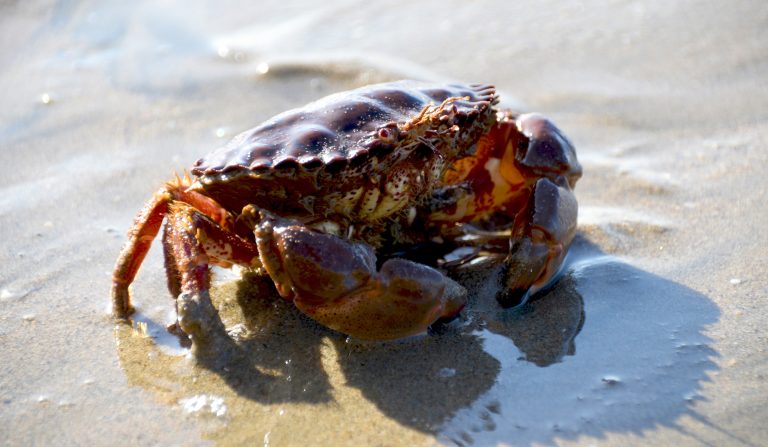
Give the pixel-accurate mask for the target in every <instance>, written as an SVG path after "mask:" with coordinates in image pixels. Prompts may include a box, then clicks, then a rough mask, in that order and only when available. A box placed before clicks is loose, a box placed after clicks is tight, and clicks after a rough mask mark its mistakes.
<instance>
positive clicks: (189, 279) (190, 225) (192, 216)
mask: <svg viewBox="0 0 768 447" xmlns="http://www.w3.org/2000/svg"><path fill="white" fill-rule="evenodd" d="M163 238H164V239H163V247H164V249H165V259H166V263H168V265H166V269H167V271H168V288H169V290H170V291H171V293H172V294H174V296H176V297H177V301H176V311H177V316H178V325H179V328H180V329H181V330H182V331H184V332H185V333H187V334H188V335H189V337H190V338H191V339H192V343H193V346H195V347H196V348H200V347H201V346H203V345H204V344H205V343H206V342H208V341H209V340H210V336H211V334H215V333H221V330H222V329H223V326H222V324H221V321H220V320H219V318H218V314H217V313H216V310H215V309H214V307H213V304H212V303H211V300H210V296H209V295H208V289H209V288H210V272H209V269H208V266H209V264H212V263H222V262H224V263H235V264H239V265H244V266H247V267H253V266H254V265H258V250H257V248H256V245H255V244H253V243H252V242H249V241H247V240H245V239H243V238H241V237H240V236H238V235H236V234H234V233H232V232H230V231H227V230H225V229H223V228H222V227H221V226H220V225H219V224H218V223H216V222H214V221H213V220H211V219H210V218H209V217H208V216H207V215H205V214H203V213H201V212H200V211H199V210H197V209H196V208H193V207H192V206H190V205H188V204H186V203H183V202H175V201H174V202H171V203H170V204H169V205H168V221H167V223H166V229H165V233H164V235H163Z"/></svg>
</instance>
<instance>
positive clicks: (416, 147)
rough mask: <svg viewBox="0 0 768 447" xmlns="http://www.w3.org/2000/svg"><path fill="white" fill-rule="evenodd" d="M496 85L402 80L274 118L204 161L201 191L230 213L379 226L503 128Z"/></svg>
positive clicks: (198, 167)
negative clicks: (249, 209)
mask: <svg viewBox="0 0 768 447" xmlns="http://www.w3.org/2000/svg"><path fill="white" fill-rule="evenodd" d="M497 101H498V99H497V96H496V91H495V88H494V87H493V86H490V85H459V84H454V85H448V86H445V85H439V86H438V85H432V84H427V83H420V82H414V81H400V82H392V83H384V84H377V85H371V86H367V87H363V88H360V89H357V90H351V91H348V92H343V93H338V94H334V95H331V96H328V97H325V98H323V99H320V100H318V101H316V102H313V103H310V104H308V105H306V106H304V107H302V108H298V109H294V110H289V111H287V112H285V113H282V114H280V115H277V116H275V117H274V118H272V119H270V120H268V121H266V122H265V123H264V124H261V125H260V126H258V127H256V128H254V129H251V130H248V131H246V132H244V133H242V134H240V135H238V136H237V137H235V138H234V139H233V140H232V141H231V142H230V143H228V144H227V145H225V146H223V147H221V148H219V149H218V150H216V151H214V152H212V153H211V154H209V155H208V156H206V157H204V158H202V159H200V160H198V161H197V162H196V163H195V165H194V167H193V169H192V173H193V174H194V175H195V176H196V177H197V180H198V182H199V183H198V187H199V188H202V189H203V190H204V191H205V194H206V195H208V196H210V197H212V198H213V199H215V200H216V201H218V202H219V203H220V204H222V205H223V206H224V207H226V208H227V209H230V210H239V209H242V207H243V206H245V205H248V204H254V205H256V206H259V207H262V208H265V209H268V210H270V211H273V212H276V213H277V214H279V215H281V216H284V217H293V218H296V219H299V220H302V221H304V222H308V223H311V222H312V221H313V219H315V220H322V219H328V218H331V219H334V218H336V217H339V218H342V219H347V220H348V221H350V222H356V223H360V222H363V223H368V222H375V221H377V220H381V219H384V218H387V217H390V216H392V215H393V214H395V213H399V212H403V211H404V210H405V209H406V207H410V206H412V205H414V204H415V203H417V202H418V201H419V200H420V199H421V198H426V197H427V196H428V195H429V194H431V192H432V191H433V190H434V189H435V188H437V187H439V186H440V185H439V182H440V178H441V176H442V173H443V171H444V169H446V168H447V167H448V166H450V163H451V162H452V161H453V160H456V159H458V158H461V157H463V156H465V155H467V154H469V153H471V151H472V150H473V149H474V143H475V142H476V141H477V139H478V138H479V137H480V135H482V134H483V133H484V132H486V131H487V130H488V129H489V128H490V127H491V126H492V125H493V124H494V123H495V120H496V113H495V110H494V107H493V106H494V105H495V104H496V102H497Z"/></svg>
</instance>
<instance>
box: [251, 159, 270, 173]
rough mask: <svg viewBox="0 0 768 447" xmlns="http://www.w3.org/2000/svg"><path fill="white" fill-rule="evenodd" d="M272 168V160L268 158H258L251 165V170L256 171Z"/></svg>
mask: <svg viewBox="0 0 768 447" xmlns="http://www.w3.org/2000/svg"><path fill="white" fill-rule="evenodd" d="M271 167H272V159H270V158H258V159H256V160H253V162H252V163H251V169H253V170H258V169H264V168H267V169H269V168H271Z"/></svg>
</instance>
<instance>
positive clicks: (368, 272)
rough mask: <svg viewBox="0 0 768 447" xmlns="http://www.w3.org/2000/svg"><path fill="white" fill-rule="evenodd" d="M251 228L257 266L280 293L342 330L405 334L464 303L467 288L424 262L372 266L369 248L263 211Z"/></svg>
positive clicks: (370, 335) (364, 335) (377, 335)
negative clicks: (254, 234)
mask: <svg viewBox="0 0 768 447" xmlns="http://www.w3.org/2000/svg"><path fill="white" fill-rule="evenodd" d="M255 233H256V241H257V244H258V247H259V253H260V256H261V261H262V264H263V266H264V268H265V269H266V270H267V272H268V273H269V275H270V276H271V277H272V279H273V280H274V282H275V284H276V285H277V287H278V291H279V292H280V294H281V295H283V296H284V297H285V298H292V299H293V301H294V304H295V305H296V307H297V308H298V309H299V310H301V311H302V312H304V313H305V314H307V315H308V316H310V317H311V318H313V319H314V320H316V321H318V322H320V323H321V324H323V325H325V326H327V327H330V328H331V329H335V330H337V331H339V332H342V333H344V334H347V335H351V336H353V337H358V338H361V339H373V340H386V339H395V338H401V337H406V336H409V335H414V334H417V333H420V332H424V331H425V330H426V329H427V328H428V327H429V326H430V325H431V324H432V323H434V322H435V321H436V320H438V319H440V318H450V317H452V316H455V315H456V314H458V312H459V311H460V310H461V309H462V307H463V306H464V302H465V295H466V290H464V288H463V287H461V286H460V285H458V284H457V283H455V282H454V281H453V280H451V279H449V278H448V277H446V276H445V275H443V274H442V273H440V272H438V271H437V270H435V269H433V268H431V267H428V266H425V265H421V264H417V263H415V262H411V261H408V260H405V259H389V260H387V261H385V262H384V263H383V264H382V266H381V268H380V269H379V271H376V255H375V254H374V252H373V249H372V248H371V247H369V246H367V245H365V244H359V243H355V242H350V241H348V240H346V239H342V238H339V237H337V236H334V235H331V234H326V233H321V232H317V231H314V230H311V229H308V228H306V227H304V226H302V225H300V224H298V223H297V222H293V221H289V220H285V219H276V218H274V217H272V216H271V215H269V214H267V213H266V212H262V221H261V223H260V224H259V225H258V226H257V227H256V230H255Z"/></svg>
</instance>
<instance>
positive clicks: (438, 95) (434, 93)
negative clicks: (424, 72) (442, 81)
mask: <svg viewBox="0 0 768 447" xmlns="http://www.w3.org/2000/svg"><path fill="white" fill-rule="evenodd" d="M422 92H423V93H424V94H425V95H427V96H429V97H430V98H432V99H433V100H434V101H435V102H438V103H441V102H443V101H445V100H446V99H447V98H450V97H451V96H453V95H452V94H451V92H449V91H448V90H444V89H441V88H431V89H426V90H422Z"/></svg>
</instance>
